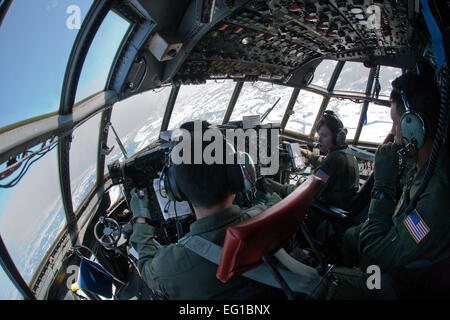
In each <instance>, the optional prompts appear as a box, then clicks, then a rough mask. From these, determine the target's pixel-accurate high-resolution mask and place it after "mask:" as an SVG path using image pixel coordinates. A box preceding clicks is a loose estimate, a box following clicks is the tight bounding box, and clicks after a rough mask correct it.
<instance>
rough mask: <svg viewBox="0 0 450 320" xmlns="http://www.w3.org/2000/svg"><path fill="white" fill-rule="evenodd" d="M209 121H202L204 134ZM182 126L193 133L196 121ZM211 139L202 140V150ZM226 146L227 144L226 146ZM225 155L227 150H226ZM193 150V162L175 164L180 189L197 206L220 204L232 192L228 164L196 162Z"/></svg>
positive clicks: (207, 206)
mask: <svg viewBox="0 0 450 320" xmlns="http://www.w3.org/2000/svg"><path fill="white" fill-rule="evenodd" d="M208 127H209V123H207V122H205V121H203V122H202V134H203V133H204V131H205V130H206V129H208ZM180 128H182V129H186V130H188V131H189V132H191V134H193V130H194V129H193V128H194V122H192V121H191V122H187V123H185V124H183V125H182V126H181V127H180ZM193 142H194V139H193V136H191V147H192V149H191V150H194V148H193ZM209 143H210V142H209V141H206V142H205V141H202V152H203V150H204V149H205V148H206V146H207V145H209ZM224 148H225V146H224ZM224 155H225V152H224ZM193 157H194V155H193V152H192V159H191V160H192V161H191V164H179V165H174V176H175V181H176V183H177V185H178V187H179V189H180V191H181V192H182V193H183V194H184V195H185V196H186V197H187V198H188V199H189V201H190V202H191V203H192V204H194V205H197V206H200V207H204V208H209V207H211V206H213V205H216V204H219V203H221V202H222V201H224V200H225V199H226V197H227V196H228V195H230V194H231V190H230V187H229V184H228V180H227V166H228V165H227V164H225V159H223V160H224V161H223V163H224V164H215V163H213V164H205V163H203V161H202V163H201V164H194V161H193Z"/></svg>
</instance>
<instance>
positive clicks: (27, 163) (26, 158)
mask: <svg viewBox="0 0 450 320" xmlns="http://www.w3.org/2000/svg"><path fill="white" fill-rule="evenodd" d="M57 144H58V141H51V142H50V143H49V144H48V145H46V144H45V143H44V144H43V145H42V147H41V149H39V150H38V151H35V152H31V151H29V150H28V151H25V152H24V153H23V157H22V158H21V159H20V160H19V161H17V162H16V163H15V164H14V165H12V166H18V165H19V164H20V165H22V164H23V167H22V170H21V171H20V173H19V174H18V175H17V176H16V177H15V178H14V179H12V180H11V181H10V182H8V183H7V184H0V188H12V187H15V186H16V185H17V184H18V183H19V182H20V181H21V180H22V178H23V177H24V176H25V174H26V173H27V171H28V169H29V168H30V167H31V165H32V164H33V163H35V162H36V161H38V160H39V159H41V158H42V157H43V156H45V155H46V154H47V153H48V152H50V151H51V150H53V149H54V148H55V147H56V145H57ZM25 154H27V155H25ZM34 157H36V158H34ZM33 158H34V159H33ZM12 166H11V167H12ZM9 168H10V167H9ZM9 168H6V169H5V170H4V171H6V170H8V169H9ZM2 172H3V171H2Z"/></svg>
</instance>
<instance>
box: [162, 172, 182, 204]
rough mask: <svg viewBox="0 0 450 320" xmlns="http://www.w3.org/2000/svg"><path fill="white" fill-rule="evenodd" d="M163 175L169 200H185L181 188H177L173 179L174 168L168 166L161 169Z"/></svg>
mask: <svg viewBox="0 0 450 320" xmlns="http://www.w3.org/2000/svg"><path fill="white" fill-rule="evenodd" d="M163 175H164V179H163V182H164V189H165V191H166V194H167V198H168V199H169V200H171V201H180V202H181V201H184V200H187V199H186V197H185V196H184V195H183V193H182V192H181V190H180V189H179V188H178V185H177V182H176V180H175V175H174V168H173V167H168V168H166V169H165V170H164V171H163Z"/></svg>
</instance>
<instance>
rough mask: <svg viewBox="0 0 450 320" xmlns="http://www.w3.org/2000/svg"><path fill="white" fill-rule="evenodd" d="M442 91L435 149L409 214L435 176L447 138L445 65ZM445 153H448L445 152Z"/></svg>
mask: <svg viewBox="0 0 450 320" xmlns="http://www.w3.org/2000/svg"><path fill="white" fill-rule="evenodd" d="M440 91H441V108H440V109H439V121H438V128H437V130H436V134H435V137H434V141H433V148H432V150H431V155H430V159H429V162H428V166H427V169H426V171H425V176H424V178H423V180H422V183H421V184H420V186H419V188H418V189H417V191H416V193H415V194H414V196H413V197H412V199H411V201H410V203H409V206H408V208H407V210H406V212H407V213H409V212H411V211H412V210H414V208H415V207H416V204H417V201H418V200H419V197H420V196H421V194H422V193H423V192H424V191H425V189H426V187H427V186H428V183H429V182H430V179H431V177H432V175H433V171H434V169H435V167H436V163H437V159H438V157H439V153H440V151H441V146H442V144H443V142H444V139H445V138H446V137H447V129H448V110H447V109H448V107H447V98H448V97H447V95H448V70H447V64H445V65H444V66H443V67H442V69H441V73H440ZM443 152H446V150H444V151H443Z"/></svg>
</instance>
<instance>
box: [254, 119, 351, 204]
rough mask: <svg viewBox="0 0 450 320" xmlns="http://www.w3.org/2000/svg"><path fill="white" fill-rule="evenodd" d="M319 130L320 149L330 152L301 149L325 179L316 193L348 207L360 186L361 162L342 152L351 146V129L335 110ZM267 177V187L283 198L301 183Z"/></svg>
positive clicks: (329, 201)
mask: <svg viewBox="0 0 450 320" xmlns="http://www.w3.org/2000/svg"><path fill="white" fill-rule="evenodd" d="M317 133H318V136H319V138H318V146H319V149H320V151H321V152H323V153H326V154H327V155H326V156H325V157H324V156H319V155H315V154H313V153H312V152H311V151H309V150H304V149H301V150H302V154H303V155H304V156H306V157H307V158H308V159H309V163H310V164H311V165H312V167H313V168H314V170H313V173H314V174H315V175H316V176H318V177H320V178H321V179H322V181H323V182H324V183H323V184H322V186H321V188H320V189H319V191H318V193H317V194H316V199H318V200H320V201H322V202H324V203H326V204H329V205H333V206H336V207H338V208H343V209H345V208H346V207H347V205H348V204H349V202H350V200H351V199H352V198H353V197H354V196H355V194H356V193H357V192H358V189H359V166H358V161H357V160H356V158H355V156H353V155H351V154H348V153H344V152H342V151H343V150H344V149H346V148H347V144H346V143H345V136H346V133H347V132H346V129H344V125H343V123H342V121H341V120H340V119H339V118H338V117H337V116H336V114H335V113H334V112H333V111H325V113H324V115H323V116H322V117H321V119H320V120H319V122H318V124H317ZM265 180H266V183H265V185H264V187H263V188H264V189H265V190H266V191H268V192H277V193H278V194H280V196H281V197H282V198H285V197H286V196H287V195H288V194H290V193H291V192H292V191H294V190H295V188H297V187H298V184H297V185H294V184H284V185H282V184H280V183H278V182H276V181H274V180H272V179H265ZM301 182H303V181H302V180H299V183H301Z"/></svg>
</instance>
